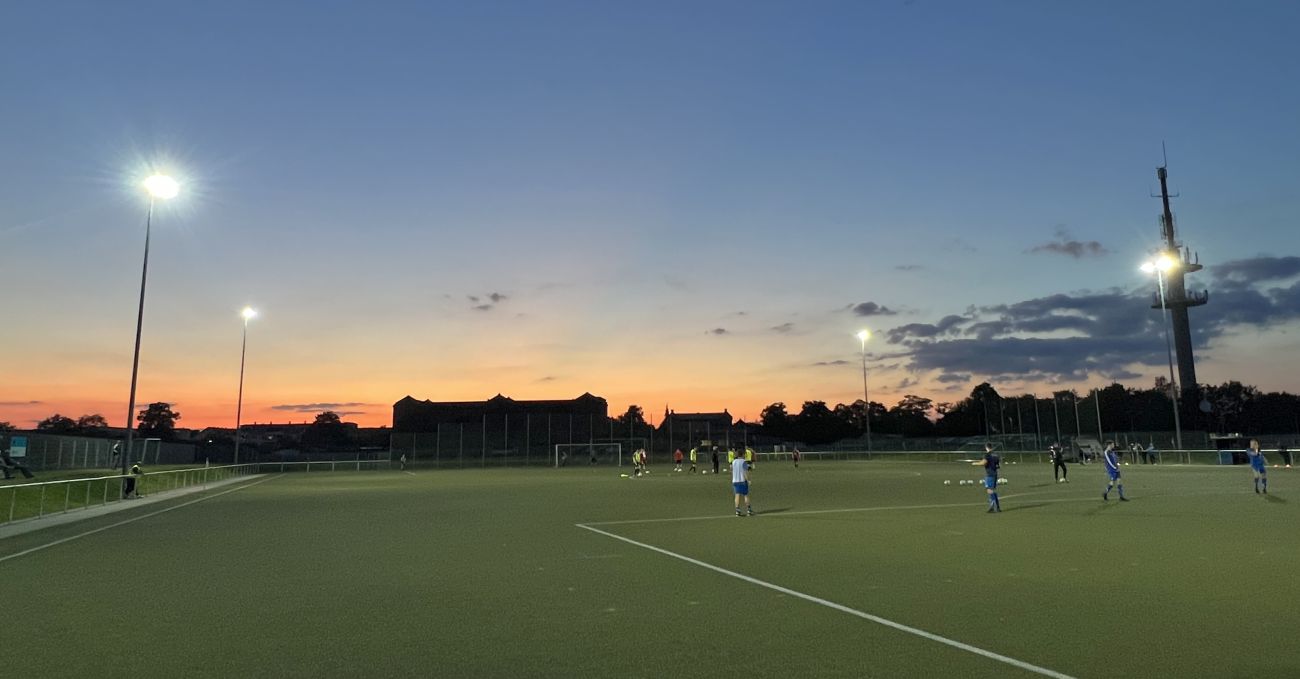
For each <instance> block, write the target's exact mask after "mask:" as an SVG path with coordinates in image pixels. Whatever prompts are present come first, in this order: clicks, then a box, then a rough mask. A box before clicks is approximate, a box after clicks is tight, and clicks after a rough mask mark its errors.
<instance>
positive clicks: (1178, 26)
mask: <svg viewBox="0 0 1300 679" xmlns="http://www.w3.org/2000/svg"><path fill="white" fill-rule="evenodd" d="M64 5H75V6H76V7H77V8H78V10H77V11H76V12H73V13H67V12H64V11H61V10H62V9H63V8H64ZM1184 7H1185V5H1183V4H1175V3H1152V4H1150V5H1145V6H1143V7H1138V8H1131V7H1130V8H1126V9H1125V12H1124V15H1123V16H1122V17H1121V16H1118V15H1117V13H1116V12H1115V11H1114V10H1112V9H1110V8H1107V7H1100V6H1096V7H1094V6H1085V7H1070V8H1066V7H1057V6H1037V5H1022V4H1015V3H994V4H991V5H985V6H981V7H974V6H967V5H945V4H943V3H928V2H924V1H918V2H900V3H893V4H891V5H888V6H886V5H883V4H881V5H871V6H864V5H859V4H856V3H835V2H828V3H818V4H816V5H814V6H810V7H795V6H790V5H783V4H780V3H726V2H724V3H715V4H710V5H708V6H707V7H691V6H682V7H674V8H655V7H640V8H633V7H606V6H598V5H590V4H584V3H567V2H561V3H548V4H547V5H546V6H545V7H539V6H528V5H523V4H519V5H513V4H509V3H506V4H502V5H493V6H477V5H474V6H454V5H437V6H434V5H426V4H423V3H409V4H403V3H398V4H393V5H388V6H386V7H385V8H375V9H373V11H363V10H360V9H358V8H352V7H348V6H345V5H332V4H331V5H328V6H326V7H322V8H321V9H320V11H318V12H316V13H310V14H307V13H303V12H299V11H295V10H294V9H292V8H289V7H269V8H267V7H262V6H261V5H258V4H254V3H235V4H233V5H230V6H223V8H222V9H221V11H217V10H216V9H213V8H202V7H176V8H173V11H172V12H171V13H169V14H168V15H166V16H157V15H155V14H154V13H152V12H151V11H150V10H149V9H148V7H146V6H144V5H141V4H127V5H124V6H122V7H111V8H110V7H105V6H100V5H97V4H95V3H51V4H50V5H48V6H47V5H28V6H23V7H12V8H7V9H5V10H0V18H3V19H5V21H4V22H3V23H4V24H5V25H7V26H9V27H10V29H9V30H7V31H5V32H4V35H5V36H6V40H5V41H4V42H3V44H0V55H2V56H3V58H2V59H0V63H4V64H7V65H8V66H6V67H0V69H2V70H0V73H2V74H3V81H4V82H5V83H6V84H7V85H8V90H9V95H10V98H11V99H12V100H13V101H15V102H22V105H21V106H20V107H14V108H13V110H12V112H11V113H12V115H11V118H10V121H9V122H10V124H9V125H7V126H6V128H5V129H4V130H3V131H0V140H3V148H5V149H6V154H5V155H6V157H7V158H8V159H9V161H8V162H5V163H3V164H0V168H2V169H0V180H2V181H0V249H2V250H3V251H4V252H5V254H6V255H7V256H6V258H5V261H6V265H5V266H4V267H2V268H0V289H3V290H5V293H6V294H5V296H4V301H5V302H6V304H5V307H6V310H7V311H8V313H9V317H10V322H9V332H7V341H6V342H5V349H6V351H4V352H3V353H0V421H8V422H11V423H12V424H13V425H15V426H18V427H20V428H28V427H31V426H34V424H35V423H36V422H37V421H39V420H41V419H44V418H46V417H49V416H50V415H52V414H54V413H60V414H62V415H65V416H70V417H74V418H75V417H77V416H80V415H83V414H101V415H103V416H104V417H105V418H106V419H107V421H108V423H109V424H110V425H111V426H122V425H123V423H124V418H125V417H126V414H127V413H126V411H127V397H128V391H129V385H130V376H131V373H130V370H131V359H132V351H133V344H132V342H133V333H134V330H135V325H134V324H135V320H136V316H135V314H136V303H137V301H138V295H139V285H140V274H141V272H140V264H141V251H142V247H143V244H144V228H143V227H144V220H145V211H146V208H147V206H148V198H147V196H146V194H145V193H144V192H143V190H142V189H141V188H140V185H139V182H140V180H142V179H143V178H144V177H145V176H147V175H149V174H151V173H153V172H165V173H170V174H174V175H175V176H176V177H177V179H178V180H179V182H180V187H181V188H180V194H179V196H178V197H177V199H176V200H175V201H172V202H166V203H162V202H160V203H159V204H158V206H157V211H156V213H155V215H154V221H153V227H152V235H151V245H150V247H151V254H150V257H151V259H150V270H149V283H148V294H147V299H146V303H145V312H144V322H143V335H142V346H141V354H140V372H139V376H140V383H139V389H138V396H137V408H136V410H137V411H138V410H141V409H142V408H143V407H144V406H145V405H147V404H149V403H152V402H155V401H160V402H167V403H171V404H173V407H174V409H175V410H177V411H179V412H180V413H182V415H183V418H182V419H181V420H180V421H179V422H178V423H177V426H179V427H185V428H202V427H233V426H234V423H235V411H236V401H237V386H238V380H239V369H240V349H241V346H240V341H241V330H242V325H241V320H240V318H239V311H240V309H242V308H243V307H245V306H246V305H250V306H252V307H254V308H256V309H257V310H258V312H259V316H258V317H257V318H255V319H253V320H252V321H251V322H250V323H249V325H248V345H247V366H246V377H245V383H244V391H243V416H242V421H243V422H244V423H253V422H272V421H274V422H286V421H293V422H300V421H310V420H311V419H312V417H314V415H315V414H316V413H318V412H320V411H322V410H334V411H336V412H339V413H341V414H343V415H344V417H345V419H347V420H349V421H353V422H357V423H359V424H361V425H363V426H384V425H391V423H392V405H393V403H394V402H395V401H397V400H398V399H401V398H402V397H404V396H407V395H410V396H412V397H414V398H416V399H430V400H434V401H475V400H483V399H487V398H491V397H492V396H494V395H496V394H498V393H500V394H503V395H505V396H509V397H511V398H515V399H571V398H574V397H576V396H578V395H580V394H582V393H584V392H590V393H592V394H595V395H598V396H601V397H603V398H606V399H607V400H608V402H609V410H610V413H611V415H615V414H619V413H622V412H624V411H625V410H626V409H627V407H628V406H629V405H633V404H635V405H639V406H641V407H642V408H643V409H644V410H645V412H646V414H647V415H648V416H652V417H653V418H654V419H655V421H658V419H659V418H660V416H661V414H662V412H663V410H664V408H665V407H667V408H671V409H673V410H676V411H678V412H690V411H700V412H714V411H718V412H720V411H722V410H724V409H726V410H728V411H729V412H730V413H731V414H732V415H734V416H736V417H737V418H743V419H745V420H748V421H754V420H756V419H757V418H758V415H759V412H760V411H761V409H762V408H763V407H764V406H766V405H768V404H770V403H773V402H778V401H779V402H784V403H786V404H787V405H788V406H790V407H791V408H792V409H797V408H798V406H799V404H801V403H803V402H804V401H809V400H819V401H825V402H827V403H830V404H835V403H851V402H853V401H855V400H859V399H861V398H862V389H863V384H862V376H861V363H860V360H861V356H860V345H859V342H858V340H857V339H856V338H855V337H854V334H855V333H857V332H858V331H859V330H860V329H863V328H866V329H869V330H871V332H872V333H873V337H872V339H871V340H870V341H869V342H868V344H867V363H868V369H869V388H870V396H871V400H872V401H877V402H881V403H884V404H886V405H892V404H893V403H895V402H897V401H898V400H900V399H901V398H903V397H904V396H905V395H909V394H915V395H919V396H923V397H926V398H931V399H933V400H934V401H936V402H941V401H953V400H959V399H961V398H963V397H965V396H966V395H967V394H969V393H970V391H971V389H972V388H973V387H974V386H975V385H977V384H979V383H981V382H985V381H989V382H991V383H992V384H994V386H995V387H996V388H997V389H998V390H999V391H1000V392H1003V393H1008V394H1021V393H1037V394H1039V395H1040V396H1041V395H1043V394H1046V393H1049V392H1051V391H1053V390H1062V389H1072V388H1073V389H1078V390H1082V391H1086V390H1088V389H1089V388H1093V387H1098V386H1104V385H1108V384H1110V383H1112V382H1119V383H1122V384H1125V385H1126V386H1133V387H1148V386H1150V385H1151V384H1153V383H1154V382H1155V380H1156V379H1157V378H1163V377H1167V376H1168V374H1169V368H1168V365H1167V352H1166V346H1165V342H1166V340H1165V337H1164V334H1163V320H1162V315H1161V312H1160V311H1159V310H1158V309H1154V310H1153V309H1152V308H1151V298H1152V295H1154V294H1155V293H1156V281H1155V279H1154V278H1152V277H1150V276H1148V275H1146V274H1143V273H1142V272H1141V271H1139V268H1138V267H1139V265H1140V264H1141V263H1142V262H1143V261H1144V260H1146V259H1148V258H1150V257H1152V256H1153V254H1154V253H1155V252H1156V251H1157V250H1158V249H1159V248H1160V247H1161V241H1160V226H1159V222H1158V215H1159V213H1160V209H1161V208H1160V201H1159V200H1157V199H1153V198H1152V197H1151V194H1152V193H1153V192H1158V190H1159V189H1158V186H1159V185H1158V183H1157V181H1156V176H1155V170H1156V168H1157V167H1158V166H1161V165H1164V164H1165V163H1166V158H1165V155H1164V152H1163V151H1162V147H1163V148H1167V150H1168V158H1167V163H1168V169H1169V181H1170V187H1171V190H1172V191H1174V192H1176V193H1177V194H1178V195H1177V197H1176V198H1175V199H1174V209H1175V215H1176V217H1177V228H1178V236H1179V238H1180V239H1181V241H1182V242H1183V243H1185V244H1186V245H1187V246H1188V247H1189V248H1190V250H1191V251H1192V252H1193V253H1196V254H1198V255H1199V260H1200V262H1201V263H1202V264H1204V265H1205V270H1204V271H1201V272H1199V273H1196V274H1194V275H1192V276H1190V277H1189V278H1188V289H1189V290H1196V291H1199V290H1208V291H1209V295H1210V297H1209V303H1208V304H1207V305H1205V306H1203V307H1199V308H1193V309H1191V310H1190V316H1191V328H1192V339H1193V343H1194V347H1195V352H1196V359H1197V363H1196V370H1197V372H1198V376H1197V377H1198V382H1200V383H1202V384H1219V383H1222V382H1226V381H1229V380H1237V381H1241V382H1243V383H1246V384H1250V385H1254V386H1257V387H1259V388H1260V389H1263V390H1265V391H1290V392H1296V391H1298V390H1300V378H1298V377H1297V374H1296V372H1295V371H1293V370H1287V369H1285V366H1286V365H1289V364H1290V361H1291V360H1292V359H1291V357H1292V356H1294V355H1295V354H1296V352H1297V350H1300V339H1298V338H1300V335H1297V333H1296V332H1294V331H1295V330H1297V329H1300V231H1298V230H1297V229H1295V228H1294V227H1295V224H1294V215H1296V214H1300V197H1297V196H1296V194H1295V192H1294V191H1293V190H1291V188H1292V187H1293V186H1294V185H1295V184H1296V182H1297V180H1300V167H1297V165H1296V163H1295V158H1297V157H1300V131H1298V130H1297V128H1296V126H1295V125H1294V120H1295V119H1296V118H1297V116H1298V115H1300V93H1298V92H1297V91H1296V90H1295V88H1292V87H1285V86H1279V85H1278V83H1284V82H1292V81H1295V80H1296V79H1297V78H1300V60H1295V59H1293V58H1290V57H1291V55H1292V53H1293V48H1288V47H1286V46H1285V45H1286V44H1289V35H1290V27H1294V26H1295V25H1297V22H1298V20H1300V16H1297V14H1298V10H1297V9H1296V8H1294V7H1291V6H1287V5H1277V6H1261V7H1253V8H1249V9H1241V8H1235V9H1233V8H1226V7H1220V6H1217V5H1215V4H1212V3H1206V4H1204V5H1202V6H1199V8H1198V11H1195V12H1186V11H1175V10H1176V9H1179V8H1184ZM253 16H255V17H256V21H249V20H248V19H249V18H250V17H253ZM1155 24H1160V25H1161V26H1162V27H1163V28H1162V29H1161V30H1160V31H1158V32H1156V31H1153V30H1152V26H1153V25H1155ZM136 25H148V26H150V30H147V31H143V32H140V31H136V30H135V29H134V28H133V27H134V26H136ZM197 25H202V26H204V27H207V28H208V29H209V30H206V31H204V32H202V36H203V37H196V34H195V32H194V31H193V30H192V28H193V26H197ZM17 26H23V27H24V29H23V30H22V31H18V30H15V29H14V28H13V27H17ZM187 29H191V30H187ZM123 35H131V36H133V39H132V40H130V41H125V40H123V39H122V37H121V36H123ZM34 59H40V63H41V67H42V68H41V69H39V70H33V69H25V68H22V67H20V66H18V65H20V64H24V63H31V62H32V60H34ZM1262 64H1267V65H1268V69H1264V68H1262V66H1261V65H1262ZM1266 70H1267V72H1265V71H1266ZM51 83H61V84H62V86H57V87H55V86H52V85H51ZM68 84H73V85H74V86H68ZM319 406H332V407H319Z"/></svg>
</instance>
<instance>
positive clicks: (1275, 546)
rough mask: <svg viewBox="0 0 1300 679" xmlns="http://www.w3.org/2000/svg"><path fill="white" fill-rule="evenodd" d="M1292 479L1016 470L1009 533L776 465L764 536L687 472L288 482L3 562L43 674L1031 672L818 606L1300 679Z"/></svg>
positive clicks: (1040, 652) (940, 496) (952, 500)
mask: <svg viewBox="0 0 1300 679" xmlns="http://www.w3.org/2000/svg"><path fill="white" fill-rule="evenodd" d="M1272 473H1273V478H1272V482H1273V488H1272V489H1271V490H1272V491H1273V494H1272V495H1270V496H1268V497H1263V496H1257V495H1255V494H1254V493H1253V492H1251V481H1250V473H1249V471H1248V470H1247V469H1245V468H1241V467H1238V468H1218V467H1199V466H1198V467H1177V466H1170V465H1165V466H1158V467H1147V466H1131V467H1125V476H1126V479H1125V481H1126V490H1127V491H1128V493H1129V495H1130V497H1131V498H1132V499H1133V501H1132V502H1128V503H1124V504H1120V503H1118V502H1116V501H1115V499H1114V496H1113V495H1112V500H1111V502H1109V503H1103V502H1102V500H1101V497H1100V495H1101V488H1102V486H1103V485H1104V473H1103V472H1102V470H1101V467H1100V466H1099V465H1089V466H1086V467H1080V466H1073V467H1072V469H1071V477H1070V478H1071V481H1072V483H1070V484H1055V483H1052V478H1051V468H1050V466H1049V465H1046V464H1021V465H1009V466H1008V467H1007V468H1005V469H1004V472H1003V475H1004V476H1006V477H1008V478H1009V479H1010V483H1009V484H1008V485H1007V486H1005V487H1004V488H1003V489H1002V491H1003V498H1004V500H1003V507H1004V509H1005V511H1004V512H1003V513H1002V514H998V515H989V514H986V513H985V512H984V508H985V507H984V499H983V491H982V490H981V489H978V488H975V487H968V486H959V485H956V484H957V481H958V480H960V479H963V478H964V479H975V478H977V477H978V476H979V474H980V470H977V469H975V468H972V467H970V466H967V465H957V464H940V463H929V464H926V463H892V462H821V463H805V464H804V466H803V467H802V468H801V469H799V470H795V469H793V468H792V467H791V465H790V464H789V463H784V462H783V463H763V464H760V465H759V467H758V469H756V470H755V472H754V475H753V479H754V480H753V500H754V502H755V507H756V509H757V510H758V512H759V514H758V516H756V517H753V518H736V517H734V516H731V508H730V505H731V496H730V483H729V481H730V479H729V477H727V476H725V475H724V476H722V477H717V476H713V475H708V476H698V475H695V476H692V475H689V474H686V473H672V472H670V471H669V468H668V467H666V466H665V467H659V468H656V469H655V472H654V473H653V474H651V475H650V477H648V478H643V479H625V478H620V477H619V475H618V470H616V469H611V468H599V469H591V468H576V469H563V470H554V469H489V470H472V471H468V470H467V471H424V470H417V471H416V472H415V473H414V474H404V473H399V472H388V471H385V472H360V473H358V472H335V473H322V474H315V473H312V474H288V475H282V476H280V475H271V476H266V477H258V478H255V479H252V480H251V481H250V485H248V486H246V487H243V488H242V489H239V490H235V491H233V492H231V488H233V487H226V488H222V489H218V490H214V491H210V492H209V494H211V495H214V497H212V498H211V499H209V500H204V501H200V502H194V500H195V499H196V498H197V497H200V496H195V495H191V496H187V497H185V498H179V499H177V500H176V501H174V502H172V503H162V504H155V505H150V506H147V507H138V508H132V509H130V510H128V511H124V512H121V513H117V514H113V515H111V516H106V517H99V518H93V519H88V520H87V521H84V522H80V523H77V524H73V525H69V526H62V527H56V528H51V529H48V530H43V531H37V532H35V533H29V534H26V535H22V536H17V537H14V538H10V539H7V540H4V541H0V559H4V558H5V556H6V555H9V554H14V553H18V552H20V551H23V550H26V549H31V548H35V547H40V546H41V545H43V544H47V543H49V542H51V541H53V540H57V539H60V538H64V537H69V536H72V535H75V534H78V533H81V532H85V531H87V530H92V529H96V528H100V527H105V526H108V525H111V524H114V523H118V522H121V521H123V520H126V519H133V518H137V517H144V518H139V520H135V521H132V522H131V523H127V524H124V525H119V526H116V527H113V528H111V529H109V530H104V531H101V532H97V533H94V534H92V535H88V536H86V537H84V538H81V539H77V540H73V541H69V542H65V543H62V544H58V545H56V546H52V547H49V548H48V549H43V550H40V551H36V552H33V553H29V554H26V555H23V556H20V557H17V558H13V559H8V560H4V561H0V606H3V609H2V610H3V611H4V613H5V618H6V620H7V622H8V625H9V629H10V630H20V631H21V634H20V637H21V638H20V641H19V643H18V646H20V647H21V648H22V651H21V658H22V660H21V662H22V666H23V671H22V673H21V676H25V677H41V676H78V675H95V676H133V677H141V676H157V677H176V676H186V677H232V676H279V677H320V676H340V677H343V676H346V677H369V676H375V677H389V676H392V677H434V676H437V677H520V676H548V677H710V678H716V677H726V676H743V677H803V676H842V677H861V676H879V677H926V678H931V677H947V676H953V677H1005V676H1034V675H1033V674H1032V673H1030V672H1028V671H1025V670H1023V669H1018V668H1017V667H1014V666H1011V665H1008V664H1005V663H1002V662H999V661H997V660H993V659H990V658H987V657H982V656H979V655H976V654H973V653H970V652H967V651H964V650H959V649H956V648H953V647H951V646H947V645H944V644H941V643H939V642H937V641H935V640H932V639H928V638H924V637H923V636H918V635H915V634H909V633H906V632H903V631H899V630H897V629H893V628H890V627H887V626H883V625H881V624H878V623H876V622H872V621H869V620H865V619H862V618H860V617H856V616H854V615H851V614H849V613H846V612H844V611H841V610H835V609H833V608H831V607H828V606H826V605H822V604H819V603H815V602H812V601H808V600H806V599H804V598H800V597H799V596H796V595H795V594H794V593H795V592H797V593H802V594H805V595H808V596H811V597H818V598H820V599H822V600H825V601H827V602H833V603H835V604H838V605H841V606H844V607H848V608H850V609H854V610H857V611H861V612H863V613H866V614H870V615H874V616H879V617H881V618H884V619H887V620H890V621H894V622H897V623H900V624H902V625H907V626H910V627H913V628H917V629H919V630H924V631H926V632H928V633H931V634H934V635H939V636H941V637H944V638H947V639H951V640H954V641H958V642H963V643H966V644H970V645H972V646H975V647H979V648H981V649H985V650H987V651H990V652H993V653H996V654H1001V655H1003V656H1007V657H1010V658H1014V659H1018V660H1020V661H1024V662H1026V663H1030V664H1033V665H1036V666H1041V667H1044V668H1048V669H1050V670H1054V671H1056V672H1060V673H1062V674H1065V675H1071V676H1078V677H1093V676H1096V677H1100V676H1143V677H1161V676H1167V677H1188V676H1241V677H1248V676H1249V677H1263V676H1297V674H1300V649H1297V648H1296V646H1295V645H1294V644H1293V643H1291V639H1292V637H1293V635H1294V631H1295V630H1296V629H1297V628H1298V627H1300V611H1297V610H1296V602H1297V601H1300V572H1298V569H1297V555H1300V536H1298V535H1297V531H1296V524H1297V519H1300V499H1297V498H1295V497H1293V492H1292V490H1291V489H1292V487H1293V486H1294V484H1295V482H1296V481H1297V480H1300V475H1293V472H1292V471H1291V470H1272ZM945 479H948V480H951V481H953V485H949V486H945V485H943V481H944V480H945ZM182 503H185V504H184V506H180V505H181V504H182ZM171 507H176V508H175V509H174V510H171V509H169V508H171ZM160 511H161V512H162V513H156V514H154V513H155V512H160ZM150 514H153V515H150ZM661 519H685V520H671V521H666V520H661ZM608 522H620V523H608ZM576 524H587V525H591V526H592V527H594V528H597V529H599V530H601V531H606V532H608V533H612V534H614V535H617V536H621V537H624V538H627V539H630V540H633V541H636V542H639V543H643V544H645V545H649V546H653V547H657V548H659V549H662V550H667V551H669V552H672V553H675V554H678V555H681V556H683V557H688V558H690V559H694V560H697V561H698V562H701V563H703V564H709V565H712V566H715V567H718V568H721V569H725V570H727V571H730V572H733V573H736V574H742V575H745V576H748V577H751V578H755V579H757V580H759V581H762V582H765V583H771V584H772V585H776V586H779V587H784V588H787V589H788V590H790V591H789V592H782V591H776V590H773V589H769V588H766V587H763V586H761V585H759V584H755V583H754V582H750V581H745V580H742V579H739V578H736V577H732V576H730V575H726V574H723V573H719V572H717V571H715V570H711V569H709V568H707V567H705V566H704V565H701V564H700V563H691V562H688V561H684V560H682V559H679V558H675V557H673V556H670V555H668V554H664V553H660V552H656V551H652V550H650V549H646V548H644V547H640V546H636V545H633V544H629V543H627V542H623V541H620V540H618V539H615V538H613V537H608V536H605V535H601V534H598V533H595V532H592V531H589V530H585V529H583V528H580V527H578V526H577V525H576ZM11 642H12V638H11ZM11 662H14V661H11Z"/></svg>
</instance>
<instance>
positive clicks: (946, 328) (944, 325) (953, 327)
mask: <svg viewBox="0 0 1300 679" xmlns="http://www.w3.org/2000/svg"><path fill="white" fill-rule="evenodd" d="M968 322H970V319H969V318H966V317H965V316H956V315H952V316H944V317H943V318H942V319H940V320H939V322H938V323H908V324H907V325H900V326H898V327H897V328H892V329H890V330H889V331H888V332H886V333H885V334H886V335H888V336H889V343H890V344H900V343H902V342H903V341H904V340H907V339H909V338H929V337H938V336H940V335H952V334H956V333H957V332H958V330H959V329H960V326H961V325H962V324H963V323H968Z"/></svg>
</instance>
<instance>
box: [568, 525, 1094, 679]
mask: <svg viewBox="0 0 1300 679" xmlns="http://www.w3.org/2000/svg"><path fill="white" fill-rule="evenodd" d="M574 525H576V526H577V527H578V528H582V529H584V530H589V531H591V532H593V533H598V534H600V535H604V536H605V537H610V538H614V539H615V540H621V541H623V542H626V543H628V544H630V545H635V546H637V547H640V548H642V549H648V550H650V551H652V552H658V553H659V554H663V555H664V556H670V557H672V558H674V559H680V560H682V561H685V562H686V563H689V564H693V565H695V566H699V567H701V568H707V569H709V570H711V571H714V572H716V573H721V574H723V575H727V576H730V577H733V578H736V579H738V580H743V581H745V582H748V583H750V584H753V585H758V586H759V587H766V588H767V589H770V590H773V591H776V592H780V593H782V594H786V595H789V596H792V597H796V598H799V599H803V600H804V601H810V602H812V603H815V604H818V605H821V606H825V607H827V608H831V609H834V610H837V611H840V612H841V613H847V614H849V615H852V616H855V617H858V618H862V619H863V620H867V621H870V622H874V623H876V624H878V625H883V626H885V627H889V628H891V629H895V630H898V631H900V632H904V633H906V634H911V635H914V636H918V637H921V638H923V639H929V640H930V641H935V642H938V643H941V644H944V645H945V646H951V647H953V648H956V649H958V650H962V651H966V652H967V653H973V654H975V655H978V656H982V657H985V658H988V659H990V660H996V661H998V662H1000V663H1004V664H1007V665H1011V666H1012V667H1018V668H1020V669H1022V670H1026V671H1028V672H1033V673H1035V674H1040V675H1042V676H1045V677H1054V678H1055V679H1073V678H1072V677H1071V676H1070V675H1068V674H1062V673H1060V672H1057V671H1056V670H1051V669H1048V668H1046V667H1039V666H1038V665H1034V664H1031V663H1027V662H1025V661H1023V660H1017V659H1015V658H1012V657H1009V656H1005V655H1002V654H1000V653H994V652H993V651H988V650H985V649H982V648H979V647H978V646H971V645H970V644H967V643H963V642H960V641H957V640H955V639H949V638H947V637H942V636H939V635H938V634H935V633H933V632H927V631H925V630H923V629H917V628H915V627H910V626H908V625H904V624H902V623H899V622H894V621H893V620H889V619H886V618H882V617H880V616H878V615H872V614H870V613H865V612H863V611H859V610H858V609H856V608H849V607H848V606H845V605H843V604H837V603H835V602H834V601H829V600H827V599H823V598H821V597H816V596H813V595H811V594H804V593H803V592H797V591H795V590H793V589H790V588H788V587H782V586H781V585H776V584H773V583H770V582H767V581H765V580H759V579H758V578H755V577H751V576H748V575H745V574H743V573H737V572H735V571H729V570H727V569H725V568H722V567H720V566H715V565H713V564H711V563H706V562H704V561H700V560H699V559H692V558H691V557H689V556H684V555H681V554H678V553H676V552H670V551H668V550H666V549H663V548H661V547H655V546H654V545H648V544H646V543H644V542H637V541H636V540H632V539H630V538H625V537H623V536H621V535H615V534H614V533H608V532H606V531H603V530H600V529H599V528H593V527H592V526H591V525H589V524H581V523H579V524H574Z"/></svg>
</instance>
